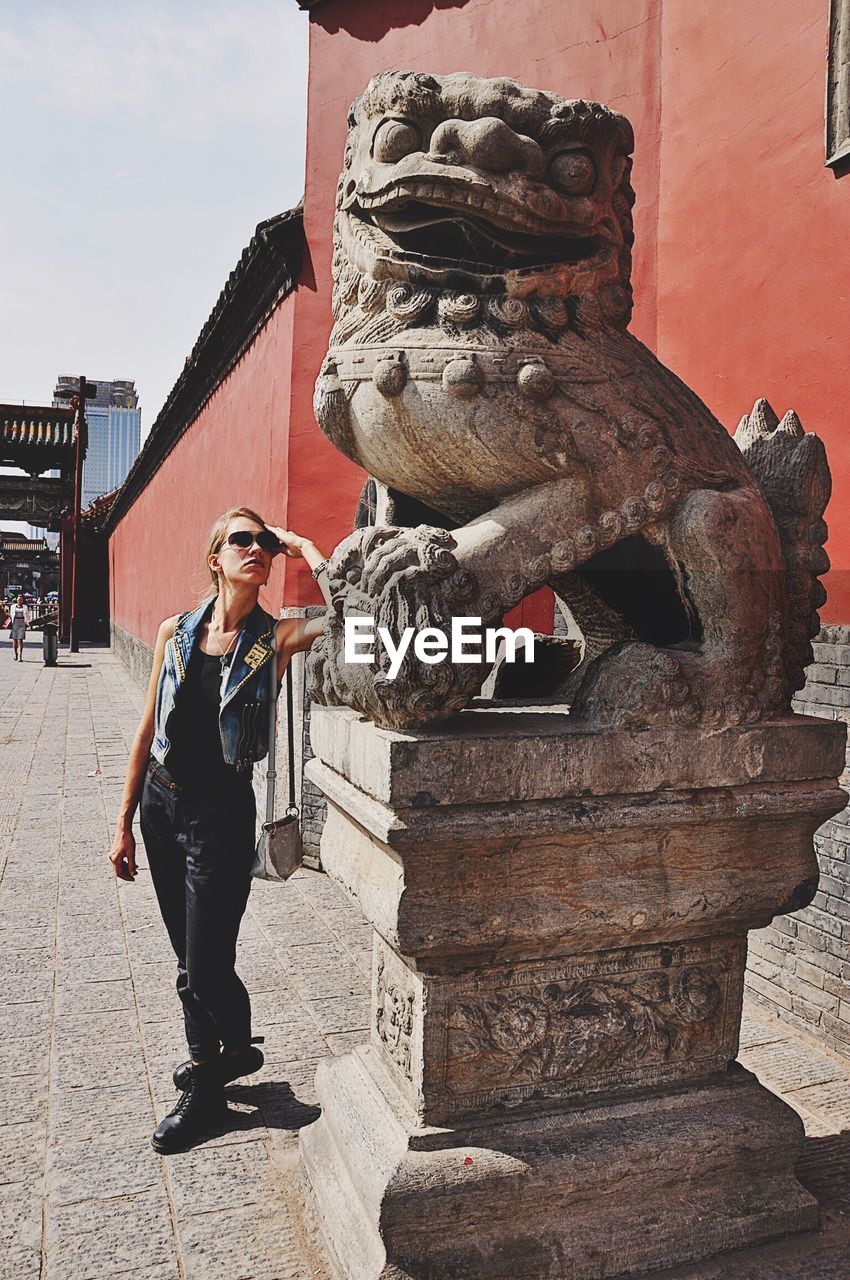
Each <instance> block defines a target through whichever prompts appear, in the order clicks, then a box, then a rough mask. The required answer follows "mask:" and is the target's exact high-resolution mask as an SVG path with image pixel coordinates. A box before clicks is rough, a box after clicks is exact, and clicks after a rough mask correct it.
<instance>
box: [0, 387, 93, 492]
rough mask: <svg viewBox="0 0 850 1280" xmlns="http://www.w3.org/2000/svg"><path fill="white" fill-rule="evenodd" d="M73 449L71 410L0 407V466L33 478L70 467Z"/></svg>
mask: <svg viewBox="0 0 850 1280" xmlns="http://www.w3.org/2000/svg"><path fill="white" fill-rule="evenodd" d="M76 445H77V427H76V410H75V409H72V408H60V407H55V406H53V405H21V404H0V464H2V465H11V466H15V467H21V468H22V469H23V470H24V471H28V472H29V473H30V475H34V476H37V475H41V473H42V472H43V471H52V470H54V469H55V468H57V467H58V468H60V469H63V468H68V467H71V466H73V464H74V451H75V449H76Z"/></svg>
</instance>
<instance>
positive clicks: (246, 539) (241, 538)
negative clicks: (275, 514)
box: [227, 529, 280, 556]
mask: <svg viewBox="0 0 850 1280" xmlns="http://www.w3.org/2000/svg"><path fill="white" fill-rule="evenodd" d="M255 542H256V544H257V546H258V547H259V548H260V550H261V551H270V552H271V554H272V555H273V556H274V555H277V553H278V551H280V542H279V540H278V537H277V535H276V534H274V533H272V531H271V529H261V530H260V532H259V533H252V532H251V530H250V529H234V531H233V533H229V534H228V535H227V545H228V546H229V547H240V548H241V549H242V550H243V551H247V549H248V548H249V547H252V546H253V545H254V543H255Z"/></svg>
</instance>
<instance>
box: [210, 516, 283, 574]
mask: <svg viewBox="0 0 850 1280" xmlns="http://www.w3.org/2000/svg"><path fill="white" fill-rule="evenodd" d="M232 520H253V521H254V523H255V524H258V525H261V526H262V528H263V529H267V528H268V525H267V524H266V522H265V520H264V519H263V517H262V516H258V515H257V513H256V511H252V510H251V508H250V507H231V508H230V510H229V511H225V513H224V515H223V516H219V518H218V519H217V520H216V522H215V524H214V525H213V527H212V528H211V529H210V536H209V544H208V546H207V559H206V564H207V568H208V569H209V572H210V577H211V578H212V584H213V595H216V596H217V595H218V574H217V573H216V572H215V570H214V569H211V568H210V565H209V558H210V556H214V555H215V554H216V552H218V551H220V550H221V548H222V547H223V546H224V540H225V538H226V537H227V529H228V526H229V524H230V523H231V521H232Z"/></svg>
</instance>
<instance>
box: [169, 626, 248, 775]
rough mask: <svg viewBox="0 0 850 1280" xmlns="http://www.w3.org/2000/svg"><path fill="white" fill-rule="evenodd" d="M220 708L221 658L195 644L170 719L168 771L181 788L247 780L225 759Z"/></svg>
mask: <svg viewBox="0 0 850 1280" xmlns="http://www.w3.org/2000/svg"><path fill="white" fill-rule="evenodd" d="M220 705H221V658H220V657H217V656H216V655H215V654H214V653H204V652H203V650H202V649H201V647H200V645H198V644H195V646H194V648H193V649H192V653H191V655H190V657H189V663H188V666H187V667H186V678H185V680H184V681H183V683H182V684H181V686H180V688H179V690H178V691H177V697H176V699H175V702H174V710H173V711H172V713H171V715H170V716H169V718H168V739H169V743H170V747H169V750H168V755H167V756H166V766H167V768H166V772H167V773H168V774H169V776H170V777H171V778H172V779H173V781H174V782H176V783H177V785H178V786H181V787H193V788H201V789H203V790H209V789H213V788H218V787H220V786H222V785H228V784H230V783H233V782H237V781H239V782H242V781H244V779H245V775H243V774H239V773H237V771H236V769H234V767H233V766H232V765H229V764H227V763H226V762H225V759H224V752H223V749H222V745H221V729H220V727H219V720H218V717H219V709H220ZM248 777H249V778H250V774H248Z"/></svg>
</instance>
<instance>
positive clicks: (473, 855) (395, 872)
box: [301, 704, 845, 1280]
mask: <svg viewBox="0 0 850 1280" xmlns="http://www.w3.org/2000/svg"><path fill="white" fill-rule="evenodd" d="M313 716H314V718H313V724H312V737H313V746H314V749H315V752H316V759H315V760H314V761H313V762H311V764H310V765H309V766H308V768H309V771H310V774H311V776H312V778H313V779H314V781H316V782H317V783H318V784H319V785H320V786H321V787H322V789H323V790H324V792H325V794H326V795H327V797H328V802H329V812H328V820H327V824H326V827H325V834H324V837H323V842H322V859H323V863H324V865H325V867H326V869H327V870H328V872H329V874H330V875H331V876H333V877H334V879H335V880H337V881H338V882H339V883H340V884H342V885H343V886H344V887H345V888H346V889H347V890H348V891H349V892H350V893H351V894H352V895H353V897H355V898H356V900H357V901H358V902H359V904H360V906H361V908H362V909H363V910H364V912H365V913H366V915H367V916H368V918H369V919H370V920H371V921H372V923H373V925H374V929H375V949H374V963H373V987H372V1011H373V1023H372V1042H371V1045H370V1046H369V1047H368V1048H364V1049H362V1050H358V1051H357V1052H355V1053H353V1054H349V1055H348V1056H346V1057H344V1058H340V1059H335V1060H332V1061H329V1062H326V1063H324V1064H323V1065H322V1067H321V1068H320V1070H319V1074H318V1077H317V1082H318V1088H319V1094H320V1100H321V1103H322V1117H321V1119H320V1120H319V1121H318V1122H317V1123H316V1124H315V1125H313V1126H311V1127H310V1128H309V1129H305V1130H304V1131H303V1133H302V1138H301V1143H302V1168H303V1174H304V1179H305V1184H306V1188H307V1195H308V1198H309V1200H310V1201H311V1203H312V1206H313V1209H314V1211H315V1213H316V1214H317V1217H318V1220H319V1223H320V1225H321V1229H322V1232H323V1235H324V1238H325V1241H326V1243H327V1246H328V1251H329V1254H330V1256H331V1258H332V1260H333V1265H334V1267H335V1268H336V1270H337V1273H338V1274H339V1276H340V1277H345V1278H346V1280H377V1278H378V1277H380V1278H381V1280H389V1278H390V1277H392V1278H393V1280H404V1278H407V1280H450V1278H455V1277H456V1278H458V1280H460V1278H463V1280H479V1278H480V1280H485V1277H486V1280H499V1278H502V1277H504V1280H507V1278H508V1277H511V1278H513V1277H517V1278H519V1277H522V1280H543V1278H544V1277H545V1278H546V1280H556V1278H557V1280H561V1278H564V1280H566V1278H569V1280H591V1278H592V1280H599V1278H602V1277H619V1276H627V1275H633V1274H639V1273H641V1272H643V1271H648V1270H650V1269H657V1268H660V1267H664V1266H668V1265H673V1264H675V1263H677V1262H681V1261H684V1260H686V1259H691V1258H698V1257H704V1256H708V1255H711V1254H713V1253H716V1252H718V1251H720V1250H723V1249H730V1248H734V1247H737V1246H740V1245H745V1244H752V1243H755V1242H757V1241H761V1240H766V1239H769V1238H771V1237H773V1236H777V1235H780V1234H783V1233H785V1232H789V1231H796V1230H801V1229H805V1228H809V1227H813V1226H814V1225H815V1223H816V1220H817V1207H816V1204H815V1202H814V1201H813V1200H812V1199H811V1197H810V1196H809V1195H808V1194H807V1193H806V1192H805V1191H804V1190H803V1189H802V1187H801V1186H800V1185H799V1184H798V1183H797V1181H796V1179H795V1178H794V1174H793V1166H794V1160H795V1158H796V1155H797V1152H798V1149H799V1144H800V1139H801V1136H802V1128H801V1125H800V1122H799V1120H798V1118H797V1117H796V1115H795V1114H794V1113H793V1112H792V1111H791V1110H790V1109H789V1108H788V1107H786V1106H785V1104H784V1103H782V1102H780V1101H779V1100H778V1099H777V1098H775V1097H774V1096H773V1095H772V1094H770V1093H768V1092H767V1090H765V1089H763V1088H762V1087H761V1085H759V1084H758V1082H757V1081H756V1080H755V1078H754V1077H753V1076H751V1075H749V1074H748V1073H747V1072H745V1071H743V1070H742V1069H741V1068H740V1067H737V1066H735V1065H730V1064H733V1061H734V1058H735V1055H736V1052H737V1045H738V1030H739V1024H740V1014H741V997H742V984H743V970H744V963H745V956H746V931H747V929H749V928H753V927H760V926H762V925H764V924H766V923H767V922H768V921H769V920H770V919H771V918H772V917H773V916H774V915H776V914H777V913H779V912H782V911H788V910H793V909H795V908H798V907H800V906H803V905H804V904H805V903H807V902H808V901H809V900H810V899H811V897H812V896H813V894H814V892H815V888H816V884H817V864H816V861H815V858H814V853H813V849H812V834H813V832H814V830H815V829H816V828H817V827H818V826H819V825H820V824H821V823H822V822H824V821H825V820H826V818H828V817H829V816H830V815H831V814H833V813H835V812H837V811H838V810H839V809H840V808H841V807H842V806H843V803H844V799H845V797H844V795H843V792H841V790H840V789H839V788H838V786H837V784H836V782H835V778H836V776H837V775H838V774H839V773H840V772H841V769H842V767H843V751H844V727H843V726H840V725H836V724H832V723H829V722H825V721H819V720H811V719H805V718H802V717H793V718H789V719H786V720H781V721H776V722H773V723H769V724H764V725H756V726H749V727H734V728H727V729H722V730H717V731H714V732H706V731H705V730H688V729H679V730H664V731H660V730H659V731H655V730H647V731H643V732H640V733H624V732H619V731H608V730H588V729H582V728H581V727H579V726H576V725H573V724H571V723H570V720H569V717H568V716H566V715H563V714H560V713H558V712H557V711H541V712H528V711H523V712H518V711H512V710H505V709H502V708H500V709H498V710H497V709H496V708H495V707H488V706H487V705H486V704H483V705H480V706H478V707H476V708H474V709H472V710H469V711H467V712H464V713H463V714H462V715H461V716H460V717H458V718H457V719H456V720H455V721H454V722H453V723H452V725H451V726H449V727H447V728H445V729H442V730H435V731H433V732H429V733H391V732H388V731H385V730H380V729H376V728H375V727H374V726H373V725H371V724H369V723H367V722H366V721H364V720H362V719H361V718H360V717H358V716H357V715H356V714H355V713H353V712H349V711H345V710H328V709H325V708H322V707H316V708H314V712H313Z"/></svg>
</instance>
